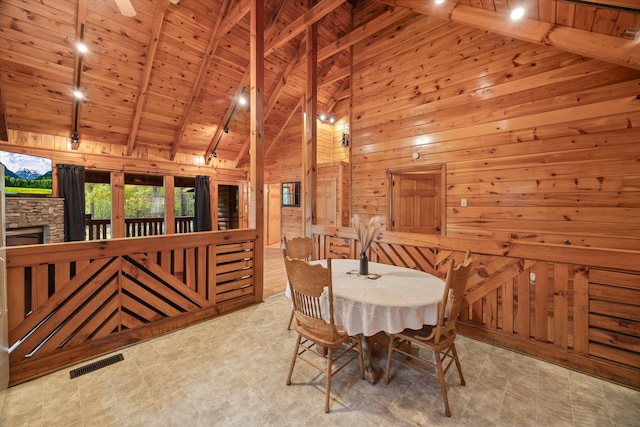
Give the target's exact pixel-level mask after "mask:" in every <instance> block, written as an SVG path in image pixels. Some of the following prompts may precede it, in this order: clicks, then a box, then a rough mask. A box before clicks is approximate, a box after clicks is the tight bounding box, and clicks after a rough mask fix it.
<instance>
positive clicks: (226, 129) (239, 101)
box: [209, 87, 247, 161]
mask: <svg viewBox="0 0 640 427" xmlns="http://www.w3.org/2000/svg"><path fill="white" fill-rule="evenodd" d="M244 90H245V88H244V87H243V88H242V90H241V91H240V95H238V97H236V103H235V104H233V108H232V109H231V112H230V113H229V117H227V123H225V124H224V127H223V128H222V132H220V135H219V136H218V141H216V145H215V146H214V147H213V151H212V152H211V154H210V155H209V161H211V159H212V158H214V157H218V152H217V151H216V150H217V149H218V145H219V144H220V140H222V135H224V134H225V133H229V122H230V121H231V117H232V116H233V113H234V112H235V111H236V107H237V106H238V104H241V105H245V104H246V103H247V100H246V98H245V97H244ZM242 100H244V103H243V102H242Z"/></svg>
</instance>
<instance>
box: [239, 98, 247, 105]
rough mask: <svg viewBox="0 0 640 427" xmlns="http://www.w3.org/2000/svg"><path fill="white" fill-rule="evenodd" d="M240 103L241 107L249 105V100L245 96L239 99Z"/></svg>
mask: <svg viewBox="0 0 640 427" xmlns="http://www.w3.org/2000/svg"><path fill="white" fill-rule="evenodd" d="M238 103H239V104H240V105H247V98H245V97H244V96H241V97H240V98H238Z"/></svg>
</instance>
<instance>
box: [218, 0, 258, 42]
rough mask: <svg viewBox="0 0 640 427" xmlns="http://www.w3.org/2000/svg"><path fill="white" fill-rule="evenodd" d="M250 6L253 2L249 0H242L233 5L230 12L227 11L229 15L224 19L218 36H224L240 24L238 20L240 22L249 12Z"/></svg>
mask: <svg viewBox="0 0 640 427" xmlns="http://www.w3.org/2000/svg"><path fill="white" fill-rule="evenodd" d="M250 8H251V2H250V1H249V0H240V2H239V3H238V4H236V5H235V6H233V7H232V8H231V10H230V11H229V13H227V16H225V18H224V19H223V20H222V22H221V23H220V27H219V28H218V34H216V36H217V37H222V36H224V35H225V34H227V33H228V32H229V31H231V29H232V28H233V27H235V26H236V25H238V22H240V20H242V18H244V17H245V16H246V14H247V13H249V9H250Z"/></svg>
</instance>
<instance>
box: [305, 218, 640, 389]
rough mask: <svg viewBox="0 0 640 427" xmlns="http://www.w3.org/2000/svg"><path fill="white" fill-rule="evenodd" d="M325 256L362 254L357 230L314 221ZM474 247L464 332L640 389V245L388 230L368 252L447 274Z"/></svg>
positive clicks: (320, 250) (317, 245)
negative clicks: (576, 244) (538, 241)
mask: <svg viewBox="0 0 640 427" xmlns="http://www.w3.org/2000/svg"><path fill="white" fill-rule="evenodd" d="M312 230H313V238H314V242H315V253H314V255H315V256H316V257H318V258H328V257H333V258H357V255H358V254H359V248H358V242H357V237H356V234H355V232H354V231H353V230H352V229H348V228H335V227H322V226H314V227H313V228H312ZM466 250H471V251H472V254H473V270H472V274H471V277H470V278H469V282H468V286H467V290H466V297H465V300H466V307H467V308H466V310H465V311H464V313H463V315H462V318H461V319H460V320H459V321H458V323H457V325H458V330H459V331H460V332H461V333H463V334H464V335H467V336H470V337H472V338H476V339H479V340H481V341H485V342H488V343H491V344H496V345H499V346H503V347H506V348H509V349H511V350H514V351H518V352H521V353H526V354H529V355H531V356H534V357H537V358H540V359H544V360H546V361H549V362H552V363H556V364H559V365H563V366H566V367H568V368H572V369H575V370H579V371H582V372H585V373H588V374H591V375H595V376H598V377H601V378H605V379H608V380H611V381H615V382H617V383H620V384H625V385H628V386H631V387H633V388H636V389H640V263H638V260H640V251H632V250H608V249H595V248H589V247H572V246H564V245H562V246H560V245H545V244H534V243H520V242H506V241H504V242H503V241H493V240H485V239H470V238H452V237H441V236H430V235H423V234H412V233H398V232H388V231H385V232H382V233H380V235H379V236H378V238H377V239H376V240H375V241H374V243H373V244H372V245H371V247H370V250H369V259H370V260H372V261H377V262H382V263H385V264H392V265H399V266H404V267H408V268H414V269H418V270H423V271H426V272H428V273H432V274H436V275H438V276H441V277H443V276H444V275H445V274H446V265H447V262H448V260H449V259H450V258H451V257H455V258H456V259H458V260H461V259H462V258H463V256H464V252H465V251H466Z"/></svg>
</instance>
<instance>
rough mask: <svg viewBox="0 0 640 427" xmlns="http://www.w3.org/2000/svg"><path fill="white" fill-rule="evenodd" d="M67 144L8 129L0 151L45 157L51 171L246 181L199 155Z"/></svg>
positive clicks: (240, 173) (222, 164) (64, 140)
mask: <svg viewBox="0 0 640 427" xmlns="http://www.w3.org/2000/svg"><path fill="white" fill-rule="evenodd" d="M69 144H70V142H69V138H66V137H62V136H53V135H45V134H40V133H34V132H19V131H14V130H9V141H8V142H0V149H1V150H7V151H13V152H17V153H24V154H32V155H35V156H43V157H49V158H51V159H52V160H53V164H54V169H55V165H56V164H58V163H70V164H76V165H82V166H84V167H85V168H89V169H97V170H105V171H125V172H136V173H148V174H154V175H174V176H196V175H209V176H211V177H212V179H213V180H214V181H232V182H233V181H246V180H247V178H248V174H247V171H246V170H243V169H235V168H233V164H232V163H233V162H230V161H224V160H217V159H213V160H212V163H211V165H209V166H207V165H205V164H204V159H203V158H202V156H199V155H188V154H185V153H178V154H177V155H176V158H175V159H174V160H173V161H170V160H169V152H168V151H166V150H158V149H152V148H145V147H144V146H140V147H136V148H135V149H134V151H133V154H132V155H131V156H126V153H125V151H126V147H124V146H122V145H119V144H109V143H106V142H96V141H86V140H80V146H79V148H78V150H71V149H70V147H69Z"/></svg>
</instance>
